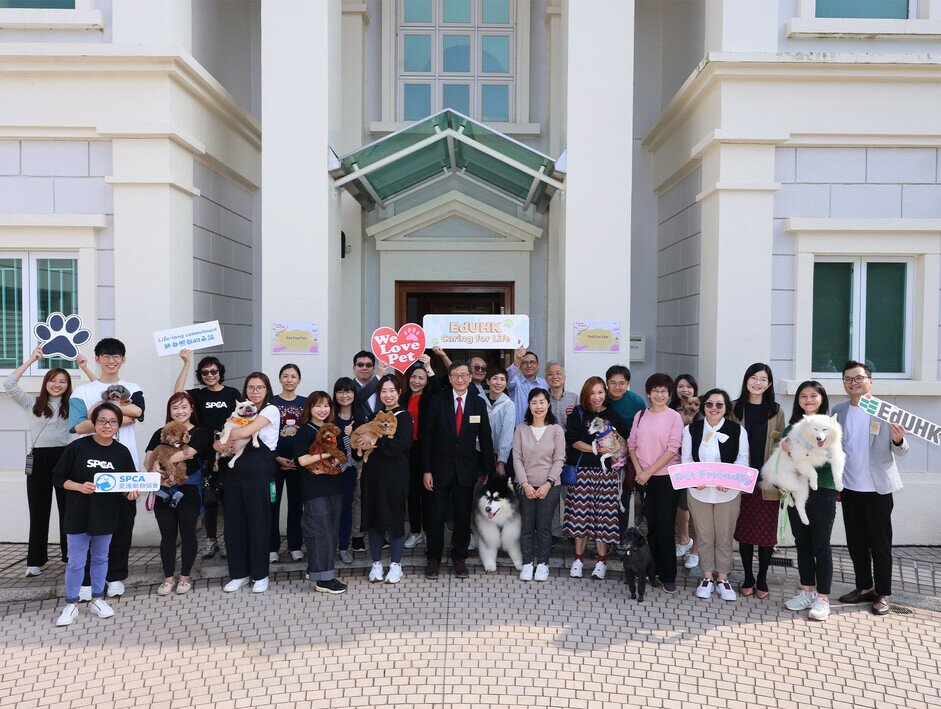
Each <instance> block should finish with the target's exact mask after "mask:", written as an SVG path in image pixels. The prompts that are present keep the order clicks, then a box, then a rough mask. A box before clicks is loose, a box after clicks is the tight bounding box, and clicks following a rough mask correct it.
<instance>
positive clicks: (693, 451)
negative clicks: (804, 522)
mask: <svg viewBox="0 0 941 709" xmlns="http://www.w3.org/2000/svg"><path fill="white" fill-rule="evenodd" d="M702 401H703V409H705V412H706V416H705V418H704V419H699V420H698V421H693V422H692V423H691V424H689V426H687V427H686V430H685V431H683V463H733V464H735V465H746V466H747V465H748V435H747V434H746V433H745V429H744V428H742V427H741V426H740V425H739V424H737V423H735V422H734V421H730V420H729V419H728V418H727V416H728V415H729V413H730V411H731V409H732V402H731V401H730V400H729V395H728V394H727V393H726V392H725V391H723V390H722V389H710V390H709V391H707V392H706V393H705V394H703V397H702ZM688 492H689V495H688V497H687V500H688V503H689V513H690V515H691V516H692V518H693V523H694V524H695V525H696V531H697V534H698V537H699V538H698V540H697V541H698V543H699V563H700V565H701V566H702V569H703V580H702V583H701V584H699V586H698V587H697V588H696V597H697V598H709V597H710V596H711V595H712V591H713V589H718V591H719V597H720V598H722V600H723V601H734V600H735V597H736V596H735V590H734V589H733V588H732V584H730V583H729V574H730V573H732V561H733V551H732V535H733V534H734V533H735V523H736V522H737V521H738V513H739V508H740V507H741V504H742V498H741V496H740V495H739V492H738V490H730V489H729V488H727V487H722V486H721V485H720V486H716V487H707V486H705V485H701V486H699V487H694V488H689V490H688ZM713 571H715V572H716V574H718V577H719V578H718V580H714V579H713Z"/></svg>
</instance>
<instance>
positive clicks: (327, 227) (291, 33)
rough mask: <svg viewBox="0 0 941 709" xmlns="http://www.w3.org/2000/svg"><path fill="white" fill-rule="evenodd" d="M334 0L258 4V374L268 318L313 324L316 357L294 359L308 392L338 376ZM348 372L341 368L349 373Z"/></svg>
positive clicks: (267, 362)
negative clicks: (332, 169) (331, 162)
mask: <svg viewBox="0 0 941 709" xmlns="http://www.w3.org/2000/svg"><path fill="white" fill-rule="evenodd" d="M341 34H342V33H341V19H340V0H322V1H321V2H309V0H279V2H276V3H272V2H263V3H262V4H261V80H262V92H261V94H262V115H263V116H264V132H265V137H264V150H263V151H262V155H261V175H262V185H263V187H264V192H263V194H262V219H263V222H262V254H261V279H262V284H261V294H262V304H261V322H260V323H258V327H260V328H261V329H262V357H261V362H262V370H263V371H265V372H268V373H271V374H274V373H276V372H277V371H278V369H279V368H280V367H281V365H283V364H285V363H286V362H287V361H288V359H287V358H286V357H284V356H278V355H272V354H271V344H270V335H269V331H270V328H271V322H272V321H273V320H302V321H313V322H316V323H318V324H319V326H320V342H319V349H320V351H319V353H318V354H316V355H306V356H296V355H295V356H292V358H291V359H292V360H293V361H295V362H296V363H297V364H299V365H300V367H301V368H302V369H303V373H304V380H305V381H306V382H308V383H309V384H310V385H311V386H317V387H320V386H325V385H326V383H327V382H328V380H329V376H331V375H335V373H336V371H337V366H336V365H335V362H336V360H337V356H338V355H337V353H338V352H339V351H340V347H341V344H342V342H343V340H344V339H345V338H348V337H357V338H358V333H348V332H346V330H345V328H344V329H343V331H342V332H341V331H340V328H341V320H340V316H339V312H340V308H339V295H340V195H339V194H338V193H337V191H336V189H334V187H333V179H332V178H331V177H330V176H329V174H328V173H327V148H328V146H330V145H337V144H339V142H340V82H341V61H340V37H341ZM347 370H348V368H345V370H344V371H347Z"/></svg>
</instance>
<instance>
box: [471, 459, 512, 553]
mask: <svg viewBox="0 0 941 709" xmlns="http://www.w3.org/2000/svg"><path fill="white" fill-rule="evenodd" d="M473 512H474V519H473V522H474V528H475V530H476V533H477V552H478V553H479V554H480V561H481V562H482V563H483V566H484V570H485V571H496V570H497V552H499V551H500V547H503V549H504V550H505V551H506V553H507V554H509V555H510V559H512V560H513V565H514V566H515V567H516V568H517V569H522V568H523V553H522V552H521V551H520V528H521V520H520V503H519V499H517V496H516V492H515V491H514V490H513V486H512V484H511V482H510V480H509V479H508V478H507V477H506V476H505V475H500V474H498V473H492V474H491V475H490V477H488V478H487V480H486V481H485V482H480V483H478V484H477V486H476V487H475V488H474V507H473Z"/></svg>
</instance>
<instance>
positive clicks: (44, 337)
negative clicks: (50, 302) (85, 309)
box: [33, 313, 91, 361]
mask: <svg viewBox="0 0 941 709" xmlns="http://www.w3.org/2000/svg"><path fill="white" fill-rule="evenodd" d="M33 334H34V335H35V336H36V339H37V340H38V341H39V343H40V345H41V347H42V353H43V355H45V356H46V357H62V358H64V359H69V360H73V361H74V360H75V359H76V358H77V357H78V348H79V347H80V346H81V345H84V344H85V343H86V342H88V340H89V338H90V337H91V331H90V330H86V329H85V328H83V327H82V318H81V317H79V316H78V315H63V314H62V313H51V314H50V315H49V317H48V318H46V322H38V323H36V324H35V325H33Z"/></svg>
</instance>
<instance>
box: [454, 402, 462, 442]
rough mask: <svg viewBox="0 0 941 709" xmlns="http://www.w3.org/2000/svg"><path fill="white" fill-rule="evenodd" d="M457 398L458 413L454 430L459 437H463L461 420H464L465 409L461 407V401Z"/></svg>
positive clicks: (455, 416) (455, 417) (456, 413)
mask: <svg viewBox="0 0 941 709" xmlns="http://www.w3.org/2000/svg"><path fill="white" fill-rule="evenodd" d="M462 398H463V397H460V396H459V397H457V411H456V412H455V414H454V428H455V429H457V435H459V436H460V435H461V419H463V418H464V409H463V408H462V407H461V399H462Z"/></svg>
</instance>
